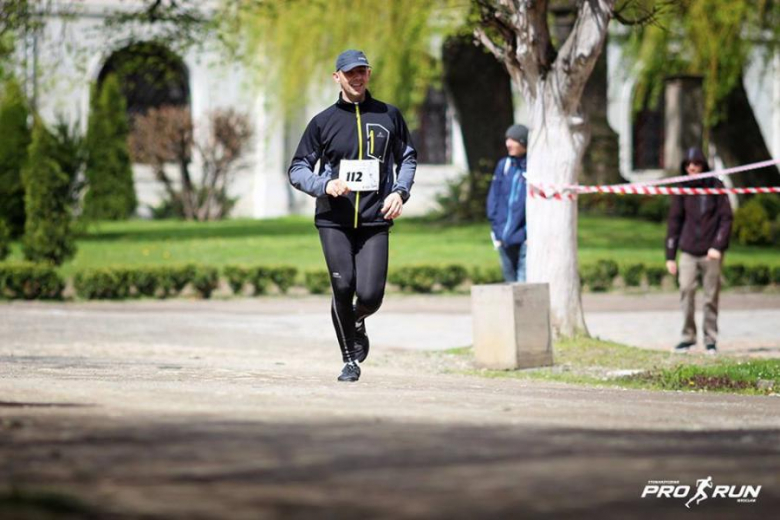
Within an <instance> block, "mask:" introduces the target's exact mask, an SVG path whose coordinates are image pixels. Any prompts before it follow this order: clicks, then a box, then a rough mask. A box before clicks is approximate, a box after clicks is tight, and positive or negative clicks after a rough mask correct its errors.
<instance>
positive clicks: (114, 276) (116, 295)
mask: <svg viewBox="0 0 780 520" xmlns="http://www.w3.org/2000/svg"><path fill="white" fill-rule="evenodd" d="M132 282H133V272H132V271H131V270H130V269H127V268H124V267H99V268H95V269H85V270H83V271H79V272H78V273H76V275H75V276H74V277H73V286H74V288H75V289H76V294H78V295H79V296H80V297H82V298H86V299H88V300H120V299H123V298H127V297H128V296H130V288H131V287H132Z"/></svg>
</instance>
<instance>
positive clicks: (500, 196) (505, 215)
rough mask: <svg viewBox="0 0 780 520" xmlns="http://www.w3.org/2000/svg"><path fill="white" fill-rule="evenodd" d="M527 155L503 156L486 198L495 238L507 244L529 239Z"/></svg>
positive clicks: (513, 244)
mask: <svg viewBox="0 0 780 520" xmlns="http://www.w3.org/2000/svg"><path fill="white" fill-rule="evenodd" d="M525 172H526V156H525V155H524V156H523V157H504V158H503V159H501V160H500V161H498V164H497V165H496V171H495V172H494V173H493V181H492V182H491V183H490V191H489V192H488V199H487V217H488V220H490V226H491V228H492V230H493V234H494V235H495V237H496V240H500V241H501V243H502V244H503V245H505V246H517V245H521V244H522V243H523V242H525V241H526V238H527V237H526V229H525V189H526V188H525V184H526V182H525Z"/></svg>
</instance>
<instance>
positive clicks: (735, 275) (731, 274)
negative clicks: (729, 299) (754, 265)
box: [722, 264, 746, 287]
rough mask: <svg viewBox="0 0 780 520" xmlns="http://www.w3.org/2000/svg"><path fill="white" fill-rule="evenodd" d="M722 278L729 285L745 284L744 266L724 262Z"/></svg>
mask: <svg viewBox="0 0 780 520" xmlns="http://www.w3.org/2000/svg"><path fill="white" fill-rule="evenodd" d="M722 273H723V278H724V279H725V281H726V285H728V286H729V287H738V286H740V285H745V279H746V278H745V266H744V265H742V264H726V265H724V266H723V270H722Z"/></svg>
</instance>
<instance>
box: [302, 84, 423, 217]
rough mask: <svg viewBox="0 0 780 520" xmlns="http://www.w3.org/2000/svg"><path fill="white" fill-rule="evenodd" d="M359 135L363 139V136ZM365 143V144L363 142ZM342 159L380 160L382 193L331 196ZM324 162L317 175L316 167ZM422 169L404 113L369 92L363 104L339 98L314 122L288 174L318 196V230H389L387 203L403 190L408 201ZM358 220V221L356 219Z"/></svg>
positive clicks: (303, 187) (402, 192)
mask: <svg viewBox="0 0 780 520" xmlns="http://www.w3.org/2000/svg"><path fill="white" fill-rule="evenodd" d="M359 136H360V138H359ZM361 141H362V142H361ZM342 159H377V160H379V161H380V166H379V177H380V179H379V189H378V190H377V191H371V192H361V193H360V196H359V207H358V208H356V207H355V200H356V199H357V197H358V196H357V194H356V193H355V192H350V193H349V194H348V195H347V196H342V197H330V196H328V195H327V194H326V193H325V185H326V184H327V182H328V181H329V180H331V179H337V178H338V176H339V163H340V161H341V160H342ZM317 161H320V167H319V170H318V172H317V173H314V167H315V165H316V164H317ZM416 169H417V152H416V151H415V149H414V146H413V145H412V140H411V137H410V136H409V130H408V128H407V127H406V122H405V121H404V118H403V116H402V115H401V112H400V111H399V110H398V109H397V108H396V107H394V106H392V105H388V104H386V103H383V102H381V101H378V100H376V99H374V98H372V97H371V94H370V93H368V92H366V98H365V100H364V101H363V102H362V103H359V104H355V103H349V102H346V101H344V100H343V99H342V98H341V96H339V100H338V101H337V102H336V103H335V104H334V105H332V106H330V107H329V108H327V109H326V110H324V111H322V112H320V113H319V114H317V115H316V116H314V118H313V119H312V120H311V121H310V122H309V125H308V126H307V127H306V130H305V131H304V133H303V137H302V138H301V142H300V144H299V145H298V149H297V151H296V152H295V156H294V157H293V159H292V163H291V164H290V168H289V170H288V176H289V178H290V183H292V185H293V186H295V187H296V188H297V189H299V190H301V191H303V192H305V193H308V194H309V195H311V196H313V197H317V207H316V211H315V217H314V222H315V224H316V225H317V227H357V226H390V225H392V221H388V220H385V219H384V217H383V215H382V214H381V213H380V209H381V208H382V205H383V204H384V199H385V197H387V196H388V195H389V194H391V193H393V192H398V193H399V194H400V195H401V198H402V199H403V201H404V202H406V201H407V200H408V198H409V193H410V191H411V189H412V184H413V182H414V173H415V170H416ZM356 217H357V218H356Z"/></svg>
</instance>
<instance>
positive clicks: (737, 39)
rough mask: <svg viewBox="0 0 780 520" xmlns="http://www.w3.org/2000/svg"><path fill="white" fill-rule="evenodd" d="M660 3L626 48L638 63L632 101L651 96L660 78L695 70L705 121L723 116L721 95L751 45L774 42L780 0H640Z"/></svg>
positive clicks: (778, 35) (779, 33)
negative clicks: (701, 90) (701, 88)
mask: <svg viewBox="0 0 780 520" xmlns="http://www.w3.org/2000/svg"><path fill="white" fill-rule="evenodd" d="M644 3H649V4H656V5H657V6H661V7H662V9H660V10H659V11H658V12H657V13H656V14H655V16H654V22H655V23H651V24H647V25H638V26H637V27H636V30H635V31H633V32H632V33H631V35H630V38H629V45H628V47H627V48H628V50H629V53H630V54H631V55H632V56H633V57H634V58H636V61H637V63H638V65H639V67H640V69H639V78H638V83H637V96H636V98H635V99H636V100H637V102H638V103H642V102H644V100H646V99H647V100H650V101H651V103H653V102H655V101H657V100H658V99H659V96H660V94H661V92H662V89H663V81H662V80H663V78H664V77H666V76H668V75H673V74H696V75H701V76H703V78H704V97H705V117H706V120H707V124H708V126H712V125H714V124H715V123H717V122H718V121H719V120H720V119H721V118H722V117H723V115H724V114H723V107H724V104H723V103H722V101H723V99H724V98H725V97H726V96H727V95H728V94H729V93H730V92H731V91H732V89H733V88H734V86H735V84H736V82H737V81H738V80H739V79H740V78H741V76H742V72H743V70H744V69H745V66H746V65H747V63H748V60H749V59H750V58H751V53H752V51H753V50H754V49H755V48H756V46H757V45H760V46H764V47H765V48H767V49H768V50H771V49H772V48H773V47H776V46H777V45H778V43H780V2H776V1H772V0H677V1H663V0H654V1H652V0H644Z"/></svg>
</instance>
